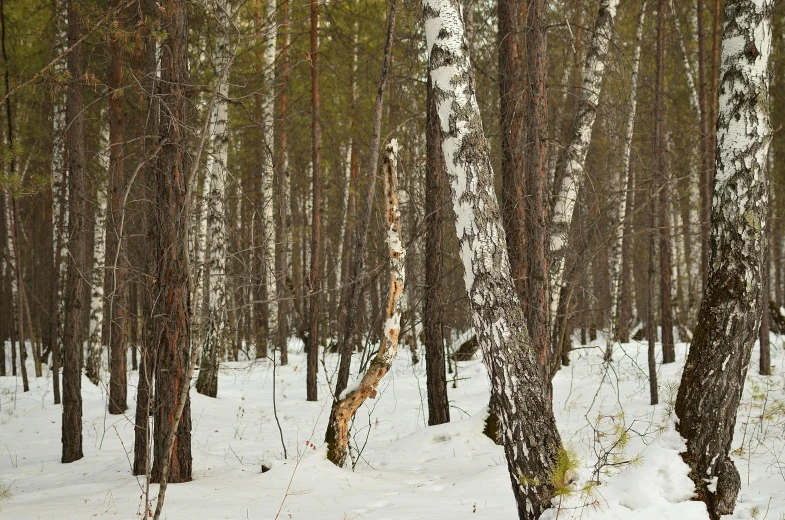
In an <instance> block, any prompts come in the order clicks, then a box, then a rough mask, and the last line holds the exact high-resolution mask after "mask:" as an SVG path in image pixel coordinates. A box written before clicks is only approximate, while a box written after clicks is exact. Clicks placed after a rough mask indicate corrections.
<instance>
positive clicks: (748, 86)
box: [675, 0, 774, 520]
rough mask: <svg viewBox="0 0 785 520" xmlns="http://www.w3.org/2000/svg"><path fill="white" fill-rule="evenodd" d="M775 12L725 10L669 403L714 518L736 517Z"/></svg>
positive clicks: (758, 282)
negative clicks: (691, 302)
mask: <svg viewBox="0 0 785 520" xmlns="http://www.w3.org/2000/svg"><path fill="white" fill-rule="evenodd" d="M773 9H774V5H773V3H772V2H771V1H770V0H728V1H727V2H726V4H725V20H726V21H725V32H724V36H723V44H722V70H721V77H722V84H721V89H720V91H721V92H722V98H721V99H720V110H719V113H718V117H717V129H718V134H717V149H716V152H717V163H716V171H715V182H716V184H715V189H714V198H713V207H712V213H711V244H712V248H711V258H710V263H709V275H708V283H707V286H706V291H705V293H704V298H703V302H702V303H701V308H700V312H699V315H698V324H697V327H696V330H695V335H694V337H693V342H692V347H691V348H690V351H689V355H688V356H687V363H686V365H685V367H684V373H683V375H682V381H681V385H680V387H679V393H678V396H677V398H676V406H675V411H676V416H677V417H678V422H677V428H678V430H679V432H680V433H681V435H682V437H684V439H685V440H686V444H687V449H686V451H685V452H684V453H683V454H682V457H683V458H684V460H685V462H686V463H687V464H688V465H689V466H690V477H691V478H692V480H693V482H694V483H695V488H696V494H697V497H698V498H699V499H700V500H703V501H704V502H705V503H706V506H707V508H708V511H709V516H710V517H711V518H712V519H713V520H716V519H718V518H719V517H720V515H729V514H731V513H733V510H734V508H735V505H736V497H737V496H738V492H739V488H740V486H741V481H740V478H739V473H738V471H737V470H736V468H735V465H734V464H733V461H732V460H731V458H730V456H729V451H730V447H731V441H732V439H733V430H734V426H735V423H736V413H737V410H738V406H739V401H740V399H741V394H742V391H743V388H744V379H745V377H746V375H747V367H748V364H749V359H750V355H751V352H752V347H753V345H754V343H755V338H756V336H757V335H758V332H759V331H758V327H759V324H760V312H761V311H762V310H763V309H762V304H763V298H762V286H763V277H764V272H763V266H764V255H765V250H766V243H765V239H766V234H765V233H766V230H767V228H768V226H767V222H766V220H767V203H768V201H767V192H766V184H767V181H766V177H765V172H766V164H765V161H766V155H767V149H768V147H769V140H770V136H771V127H770V125H769V114H768V103H769V96H768V86H769V78H768V62H769V56H770V52H771V23H772V17H773Z"/></svg>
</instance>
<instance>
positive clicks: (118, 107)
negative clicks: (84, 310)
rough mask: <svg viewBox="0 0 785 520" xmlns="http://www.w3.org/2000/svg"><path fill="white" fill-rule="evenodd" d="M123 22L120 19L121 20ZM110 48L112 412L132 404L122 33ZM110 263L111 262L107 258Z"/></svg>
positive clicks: (117, 0) (114, 3)
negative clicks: (129, 376) (129, 396)
mask: <svg viewBox="0 0 785 520" xmlns="http://www.w3.org/2000/svg"><path fill="white" fill-rule="evenodd" d="M122 1H123V0H111V1H110V8H111V9H114V10H117V11H118V15H119V16H122V11H121V10H120V8H121V5H122ZM118 23H119V22H118ZM109 52H110V55H111V61H110V64H109V89H110V90H112V91H113V94H112V95H110V96H109V171H110V177H109V178H110V179H111V187H112V213H111V221H110V224H111V226H110V227H109V228H108V229H109V230H110V231H108V232H107V234H108V235H109V237H108V243H109V245H110V247H109V250H108V251H109V254H110V256H109V258H110V259H111V262H112V263H111V273H112V276H111V278H110V281H111V286H110V288H111V292H110V294H109V298H110V300H109V301H110V311H109V353H110V356H109V368H110V376H109V413H110V414H121V413H123V412H125V410H126V409H127V408H128V404H127V400H128V379H127V377H128V375H127V370H126V357H127V343H128V342H127V334H128V316H127V314H128V284H127V278H128V269H127V257H126V239H125V230H124V227H125V200H124V196H123V193H124V192H125V170H124V166H125V153H124V150H123V147H124V138H123V125H124V121H123V119H124V117H123V96H122V95H120V93H119V91H120V90H121V89H122V88H123V67H124V66H123V60H124V56H123V50H122V46H121V42H120V41H119V40H118V37H115V36H113V35H111V34H110V39H109ZM107 263H108V262H107Z"/></svg>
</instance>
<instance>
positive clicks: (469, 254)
mask: <svg viewBox="0 0 785 520" xmlns="http://www.w3.org/2000/svg"><path fill="white" fill-rule="evenodd" d="M423 10H424V13H423V14H424V18H425V27H426V41H427V43H426V48H427V50H428V54H429V72H430V76H431V79H432V80H433V82H434V85H433V87H434V91H435V93H436V99H437V105H438V113H439V118H440V121H441V130H442V151H443V154H444V158H445V163H446V166H447V176H448V179H449V181H450V186H451V191H452V201H453V207H454V209H455V214H456V221H455V224H456V231H457V235H458V244H459V250H460V252H461V260H462V263H463V266H464V270H465V273H464V282H465V285H466V290H467V292H468V294H469V301H470V302H471V307H472V318H473V323H474V326H475V330H476V333H477V339H478V342H479V344H480V346H481V348H482V351H483V356H484V358H485V362H486V364H487V365H488V373H489V374H491V402H492V403H493V406H494V408H495V410H494V411H495V412H496V416H497V417H498V421H499V426H500V431H501V436H502V439H503V444H504V448H505V453H506V455H507V462H508V467H509V470H510V478H511V482H512V487H513V491H514V494H515V498H516V502H517V504H518V515H519V517H520V518H521V519H536V518H538V517H539V516H540V514H541V513H542V511H543V510H544V509H547V508H548V507H549V505H550V500H551V498H552V497H553V484H552V481H551V478H550V477H551V475H552V472H553V468H554V465H555V463H556V459H557V457H558V454H559V452H560V450H561V441H560V438H559V432H558V430H557V429H556V422H555V419H554V416H553V412H552V410H551V406H550V398H549V395H548V391H547V389H546V385H544V384H543V383H542V376H541V371H540V368H539V365H538V362H537V353H536V352H534V350H533V348H532V345H531V342H530V339H529V334H528V331H527V329H526V320H525V316H524V313H523V310H522V309H521V306H520V301H519V300H518V298H517V293H516V290H515V285H514V283H513V279H512V276H511V274H510V263H509V258H508V255H507V249H506V244H505V240H504V239H502V237H504V236H505V234H504V228H503V227H502V222H501V217H500V213H499V206H498V202H497V200H496V192H495V189H494V175H493V171H492V169H491V162H490V153H489V149H488V144H487V141H486V139H485V136H484V133H483V130H482V123H481V119H480V111H479V107H478V105H477V101H476V98H475V93H474V78H473V73H472V68H471V64H470V62H469V59H468V56H467V55H466V53H465V49H466V48H467V47H466V40H465V37H464V30H463V22H462V20H461V16H460V5H459V4H458V3H457V2H455V1H454V0H428V1H427V2H426V3H425V5H424V8H423Z"/></svg>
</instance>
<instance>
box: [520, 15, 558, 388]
mask: <svg viewBox="0 0 785 520" xmlns="http://www.w3.org/2000/svg"><path fill="white" fill-rule="evenodd" d="M546 8H547V6H546V2H545V0H529V3H528V10H527V14H526V60H525V61H526V80H527V89H528V95H527V96H526V106H527V108H526V129H525V135H526V141H525V144H526V146H525V154H526V155H525V156H526V161H525V167H526V179H525V182H524V184H525V186H526V198H525V199H524V207H525V228H524V230H525V234H526V240H525V242H526V244H525V245H526V261H525V264H524V265H525V269H524V280H523V286H524V297H523V299H522V301H523V302H525V303H524V306H523V307H524V312H525V314H526V323H527V325H528V328H529V337H530V338H531V342H532V346H533V348H534V351H535V352H537V353H539V354H538V355H539V363H540V366H541V367H542V371H543V379H544V380H547V378H548V376H549V372H550V368H549V361H550V358H551V355H550V352H549V344H550V342H549V341H548V340H549V338H548V333H549V331H550V312H549V311H550V301H549V294H550V292H549V289H550V287H549V280H548V236H549V234H548V208H549V203H548V144H547V143H548V92H547V83H548V45H547V35H546V27H545V26H546V15H547V13H546Z"/></svg>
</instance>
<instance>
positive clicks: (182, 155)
mask: <svg viewBox="0 0 785 520" xmlns="http://www.w3.org/2000/svg"><path fill="white" fill-rule="evenodd" d="M162 7H163V8H162V9H161V21H162V24H161V25H162V29H163V30H165V31H166V35H167V37H166V39H165V40H164V41H163V42H162V44H161V83H160V84H161V89H160V101H161V104H162V105H165V106H166V109H165V110H161V123H160V136H159V138H160V141H161V152H160V155H159V159H158V166H157V168H156V172H155V173H156V188H157V189H156V192H157V193H156V224H157V226H158V247H157V248H156V250H157V253H158V276H157V280H156V284H157V293H158V294H157V297H156V306H157V310H156V313H155V315H156V317H158V327H159V330H158V333H157V336H158V338H157V340H156V345H155V349H156V350H157V366H156V374H155V406H154V410H155V412H154V414H155V451H154V455H155V459H154V461H153V468H152V474H151V478H152V481H153V482H160V483H161V484H163V483H164V482H171V483H177V482H188V481H189V480H191V463H192V461H191V410H190V408H191V407H190V402H189V397H188V394H187V393H184V392H183V387H184V386H185V385H189V384H190V381H189V380H188V366H189V358H190V352H189V346H190V341H191V337H190V336H191V330H190V329H191V323H190V316H189V307H190V280H189V278H190V273H189V268H188V226H189V224H190V216H189V215H188V214H187V212H185V211H183V208H184V207H185V203H186V198H187V190H188V186H187V182H188V173H189V172H188V171H187V168H186V145H187V128H186V126H185V125H186V124H187V121H188V110H187V103H186V91H187V90H188V89H189V88H190V85H189V77H188V67H187V65H188V39H187V36H188V32H187V15H186V14H187V9H186V2H185V1H184V0H168V1H167V2H166V3H165V4H164V5H163V6H162ZM186 388H187V386H186ZM180 410H182V412H181V415H180V416H178V415H179V414H178V412H179V411H180ZM170 439H171V440H170ZM172 441H173V442H172ZM170 443H171V444H170ZM168 448H171V450H170V449H168Z"/></svg>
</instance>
